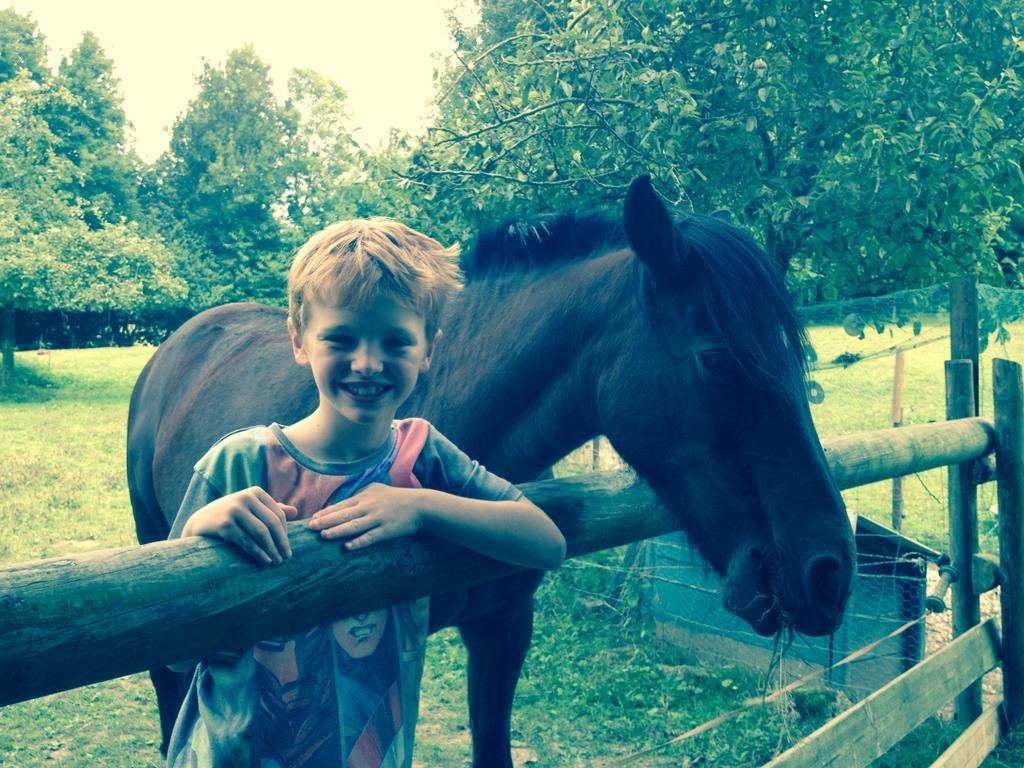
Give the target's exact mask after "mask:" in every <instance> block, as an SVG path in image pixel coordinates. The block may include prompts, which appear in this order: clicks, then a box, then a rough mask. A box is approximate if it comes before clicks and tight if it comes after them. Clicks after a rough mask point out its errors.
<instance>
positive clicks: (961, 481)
mask: <svg viewBox="0 0 1024 768" xmlns="http://www.w3.org/2000/svg"><path fill="white" fill-rule="evenodd" d="M974 381H975V377H974V366H973V365H972V364H971V361H970V360H948V361H946V418H947V419H963V418H968V417H970V416H973V415H974ZM947 476H948V478H949V483H948V488H949V555H950V559H951V560H952V561H953V567H954V568H955V569H956V572H957V580H956V581H955V582H953V588H952V607H953V637H954V638H956V637H959V636H960V635H962V634H963V633H964V632H966V631H967V630H969V629H970V628H971V627H973V626H975V625H976V624H977V623H978V622H980V621H981V598H980V597H979V596H978V595H976V594H975V593H974V579H973V578H972V570H971V568H972V565H973V563H974V555H975V554H976V553H977V552H978V493H977V487H976V486H975V485H974V462H973V461H967V462H964V463H962V464H954V465H951V466H950V467H949V470H948V473H947ZM954 712H955V713H956V719H957V721H958V722H959V723H960V725H961V726H964V727H966V726H968V725H970V724H971V723H972V722H974V719H975V718H976V717H978V715H980V714H981V681H980V680H979V681H976V682H974V683H972V684H971V685H970V686H968V687H967V688H966V689H965V690H964V691H963V693H961V694H960V695H959V696H957V698H956V703H955V706H954Z"/></svg>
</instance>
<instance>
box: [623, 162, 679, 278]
mask: <svg viewBox="0 0 1024 768" xmlns="http://www.w3.org/2000/svg"><path fill="white" fill-rule="evenodd" d="M623 222H624V224H625V227H626V237H627V238H628V240H629V246H630V248H632V249H633V252H634V253H635V254H636V255H637V257H638V258H639V259H640V261H642V262H643V263H644V264H645V265H646V266H647V268H648V269H650V271H651V273H652V274H653V275H654V277H655V279H657V280H660V281H662V282H666V283H672V282H678V281H679V279H680V277H681V274H680V273H681V271H682V268H683V259H682V254H681V253H679V252H678V251H679V242H678V240H677V238H676V227H675V224H674V223H673V222H672V215H671V214H670V213H669V211H668V208H667V207H666V206H665V203H664V202H662V200H661V198H660V197H658V193H657V192H655V191H654V186H653V185H652V184H651V177H650V176H640V177H639V178H637V179H635V180H634V181H633V183H632V184H630V185H629V191H628V192H626V204H625V209H624V211H623Z"/></svg>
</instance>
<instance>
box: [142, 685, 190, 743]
mask: <svg viewBox="0 0 1024 768" xmlns="http://www.w3.org/2000/svg"><path fill="white" fill-rule="evenodd" d="M149 677H150V679H151V680H152V681H153V687H154V688H156V706H157V709H158V710H159V711H160V754H161V755H163V756H164V757H167V745H168V744H170V741H171V732H172V731H173V730H174V723H175V721H176V720H177V719H178V712H179V711H181V703H182V702H183V701H184V700H185V694H186V693H188V686H189V683H190V682H191V680H192V675H190V674H182V673H180V672H175V671H173V670H171V669H168V668H167V667H160V668H159V669H151V670H150V671H149Z"/></svg>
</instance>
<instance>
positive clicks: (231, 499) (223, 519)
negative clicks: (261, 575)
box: [181, 486, 296, 565]
mask: <svg viewBox="0 0 1024 768" xmlns="http://www.w3.org/2000/svg"><path fill="white" fill-rule="evenodd" d="M295 514H296V510H295V507H293V506H290V505H288V504H278V503H277V501H275V500H274V499H273V498H272V497H271V495H270V494H269V493H267V492H266V491H265V490H263V489H262V488H260V487H258V486H252V487H250V488H245V489H243V490H241V491H237V492H235V493H229V494H227V495H226V496H221V497H219V498H217V499H214V500H213V501H211V502H210V503H208V504H206V505H205V506H203V507H202V508H201V509H198V510H196V512H195V513H193V514H192V515H191V516H190V517H189V518H188V520H187V521H186V522H185V523H184V525H183V526H182V528H181V535H182V536H212V537H215V538H218V539H223V540H224V541H229V542H231V543H232V544H234V545H235V546H236V547H238V548H239V549H241V550H242V551H243V552H245V553H246V554H247V555H248V556H249V557H250V558H252V559H253V560H255V561H256V562H258V563H263V564H264V565H270V564H271V563H281V562H282V561H283V560H284V559H285V558H286V557H291V554H292V549H291V545H290V544H289V543H288V526H287V522H288V519H289V518H293V517H295Z"/></svg>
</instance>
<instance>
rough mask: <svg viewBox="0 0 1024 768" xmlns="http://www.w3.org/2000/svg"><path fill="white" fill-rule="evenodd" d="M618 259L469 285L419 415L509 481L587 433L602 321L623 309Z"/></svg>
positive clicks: (545, 463)
mask: <svg viewBox="0 0 1024 768" xmlns="http://www.w3.org/2000/svg"><path fill="white" fill-rule="evenodd" d="M626 262H627V257H626V256H625V255H623V254H612V255H610V256H605V257H601V258H599V259H594V260H590V261H586V262H580V263H578V264H570V265H567V266H565V267H562V268H560V269H558V270H556V271H553V272H549V273H546V274H541V275H528V276H513V277H504V278H500V279H497V280H493V281H480V282H477V283H471V284H470V285H469V286H468V287H467V288H466V290H465V291H464V292H463V294H462V295H461V297H460V300H459V302H458V304H457V306H456V307H455V308H454V312H453V313H452V316H451V319H450V320H449V322H448V323H447V325H448V327H447V328H446V329H445V337H444V338H443V340H442V341H441V343H440V345H439V347H438V350H437V354H436V356H435V361H434V363H435V365H434V368H433V370H432V371H431V373H430V378H429V380H428V386H427V387H426V388H425V390H426V391H425V395H424V398H423V400H422V401H421V402H420V404H419V406H418V408H419V410H420V412H421V413H423V414H424V415H426V416H427V417H428V418H430V419H431V420H433V421H434V422H435V423H436V424H437V425H438V427H439V428H440V429H441V430H442V431H443V432H445V433H446V434H447V435H448V436H449V437H450V438H451V439H452V440H453V441H454V442H455V443H456V444H458V445H459V446H460V447H461V448H462V449H463V450H464V451H466V453H468V454H469V455H470V456H472V457H473V458H475V459H477V460H479V461H480V462H481V463H484V464H486V465H487V466H488V468H490V469H492V470H494V471H495V472H498V473H499V474H502V475H504V476H506V477H508V478H509V479H511V480H513V481H515V482H522V481H524V480H529V479H532V478H533V477H535V476H536V475H537V474H539V473H540V472H542V471H543V470H545V469H547V468H548V467H549V466H551V465H552V464H553V463H554V462H556V461H558V459H560V458H562V457H563V456H564V455H565V454H567V453H568V452H569V451H571V450H572V449H574V448H576V447H577V446H578V445H580V444H581V443H583V442H584V441H585V440H587V439H589V438H591V437H593V436H594V435H595V434H597V433H598V422H597V416H596V409H595V402H594V384H595V378H596V376H597V375H598V374H599V373H600V369H601V360H600V358H601V354H602V352H604V353H607V351H608V349H607V326H608V324H609V322H614V318H615V316H616V315H617V314H618V313H619V312H621V311H622V309H623V307H622V306H621V303H622V301H621V294H622V293H623V290H622V283H623V281H625V280H628V279H629V275H628V270H627V269H626ZM602 342H604V343H602ZM413 407H414V408H415V407H417V406H415V405H414V406H413Z"/></svg>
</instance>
